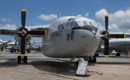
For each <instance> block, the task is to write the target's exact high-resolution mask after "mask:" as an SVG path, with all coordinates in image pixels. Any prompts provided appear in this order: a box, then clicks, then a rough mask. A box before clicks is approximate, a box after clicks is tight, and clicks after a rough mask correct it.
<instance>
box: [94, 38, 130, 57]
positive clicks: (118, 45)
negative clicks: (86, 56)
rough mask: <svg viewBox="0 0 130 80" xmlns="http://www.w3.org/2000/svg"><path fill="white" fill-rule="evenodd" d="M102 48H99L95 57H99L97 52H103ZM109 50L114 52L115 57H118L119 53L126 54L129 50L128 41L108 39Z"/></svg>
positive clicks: (129, 42)
mask: <svg viewBox="0 0 130 80" xmlns="http://www.w3.org/2000/svg"><path fill="white" fill-rule="evenodd" d="M103 50H104V46H103V45H102V46H100V49H98V51H97V53H96V56H99V54H98V52H103ZM109 50H114V51H116V52H117V53H116V56H120V53H122V52H123V53H125V52H126V53H128V52H129V50H130V39H129V38H126V39H120V38H119V39H110V40H109Z"/></svg>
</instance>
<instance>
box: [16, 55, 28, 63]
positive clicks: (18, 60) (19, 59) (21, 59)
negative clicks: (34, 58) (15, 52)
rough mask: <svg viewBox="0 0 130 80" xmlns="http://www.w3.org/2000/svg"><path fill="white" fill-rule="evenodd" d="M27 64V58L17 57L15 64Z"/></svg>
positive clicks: (24, 56) (23, 56)
mask: <svg viewBox="0 0 130 80" xmlns="http://www.w3.org/2000/svg"><path fill="white" fill-rule="evenodd" d="M22 61H23V62H24V63H27V56H26V55H19V56H18V58H17V63H19V64H20V63H21V62H22Z"/></svg>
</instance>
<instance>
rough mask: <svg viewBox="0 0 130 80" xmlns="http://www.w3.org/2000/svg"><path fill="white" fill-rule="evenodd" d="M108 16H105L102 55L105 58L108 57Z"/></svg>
mask: <svg viewBox="0 0 130 80" xmlns="http://www.w3.org/2000/svg"><path fill="white" fill-rule="evenodd" d="M108 17H109V16H108V15H105V30H106V31H105V32H104V34H105V38H104V55H105V57H109V37H110V35H109V33H108V21H109V18H108Z"/></svg>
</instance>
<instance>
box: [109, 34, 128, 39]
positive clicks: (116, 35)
mask: <svg viewBox="0 0 130 80" xmlns="http://www.w3.org/2000/svg"><path fill="white" fill-rule="evenodd" d="M110 38H126V35H125V34H110Z"/></svg>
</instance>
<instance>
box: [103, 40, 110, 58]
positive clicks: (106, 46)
mask: <svg viewBox="0 0 130 80" xmlns="http://www.w3.org/2000/svg"><path fill="white" fill-rule="evenodd" d="M104 46H105V47H104V55H105V57H109V56H108V55H109V39H105V43H104Z"/></svg>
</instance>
